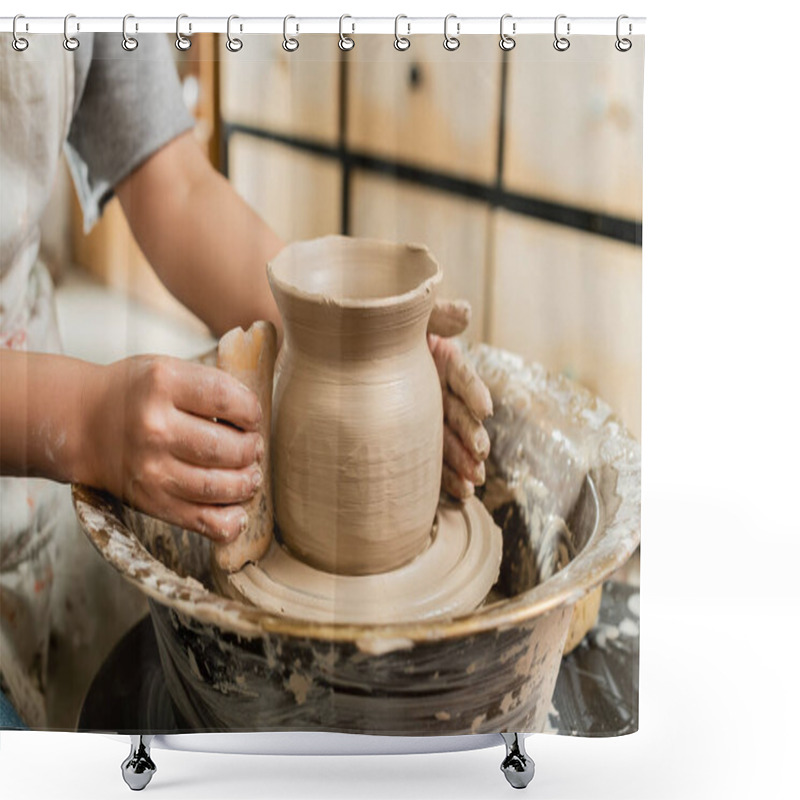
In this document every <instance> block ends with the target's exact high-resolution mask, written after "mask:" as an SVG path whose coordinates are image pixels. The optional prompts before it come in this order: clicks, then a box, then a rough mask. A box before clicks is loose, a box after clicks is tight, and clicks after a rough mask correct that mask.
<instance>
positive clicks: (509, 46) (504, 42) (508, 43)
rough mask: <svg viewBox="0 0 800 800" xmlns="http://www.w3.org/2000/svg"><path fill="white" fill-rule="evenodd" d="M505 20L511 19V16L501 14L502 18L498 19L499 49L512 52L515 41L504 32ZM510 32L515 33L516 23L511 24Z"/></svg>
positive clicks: (515, 44)
mask: <svg viewBox="0 0 800 800" xmlns="http://www.w3.org/2000/svg"><path fill="white" fill-rule="evenodd" d="M507 19H512V15H511V14H503V16H502V17H500V49H501V50H513V49H514V48H515V47H516V46H517V42H516V40H515V39H513V38H512V37H511V36H509V35H508V34H507V33H506V32H505V29H504V26H505V21H506V20H507ZM511 32H512V33H516V32H517V23H516V22H512V23H511Z"/></svg>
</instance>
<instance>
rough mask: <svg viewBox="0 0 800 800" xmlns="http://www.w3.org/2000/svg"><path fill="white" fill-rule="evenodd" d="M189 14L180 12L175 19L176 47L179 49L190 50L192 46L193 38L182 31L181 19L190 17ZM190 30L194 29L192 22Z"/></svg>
mask: <svg viewBox="0 0 800 800" xmlns="http://www.w3.org/2000/svg"><path fill="white" fill-rule="evenodd" d="M188 18H189V15H188V14H178V16H177V18H176V20H175V47H177V48H178V50H188V49H189V48H190V47H191V46H192V40H191V39H189V38H188V37H186V36H184V35H183V34H182V33H181V20H182V19H188ZM189 30H190V31H191V30H192V23H191V22H190V23H189Z"/></svg>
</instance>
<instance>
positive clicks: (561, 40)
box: [553, 14, 569, 53]
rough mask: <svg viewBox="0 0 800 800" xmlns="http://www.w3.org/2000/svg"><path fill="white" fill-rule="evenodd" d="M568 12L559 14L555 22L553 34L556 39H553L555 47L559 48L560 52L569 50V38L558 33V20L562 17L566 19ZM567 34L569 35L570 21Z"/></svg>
mask: <svg viewBox="0 0 800 800" xmlns="http://www.w3.org/2000/svg"><path fill="white" fill-rule="evenodd" d="M566 18H567V15H566V14H559V15H558V16H557V17H556V21H555V23H554V24H553V36H555V39H554V41H553V47H555V49H556V50H558V52H559V53H563V52H564V51H565V50H569V39H567V38H566V36H559V35H558V21H559V20H560V19H566ZM567 36H569V22H568V23H567Z"/></svg>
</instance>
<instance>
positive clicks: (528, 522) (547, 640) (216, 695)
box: [73, 345, 640, 737]
mask: <svg viewBox="0 0 800 800" xmlns="http://www.w3.org/2000/svg"><path fill="white" fill-rule="evenodd" d="M471 357H472V359H473V360H474V363H475V365H476V367H477V369H478V372H479V374H480V375H481V377H482V379H483V380H484V381H485V382H486V384H487V386H488V387H489V389H490V391H491V394H492V399H493V402H494V408H495V414H494V417H493V418H492V419H491V421H490V424H489V426H488V427H489V433H490V436H491V439H492V454H491V457H490V464H489V467H490V469H489V473H490V475H491V480H490V481H489V485H488V488H487V491H486V493H485V495H484V496H483V502H484V503H485V504H486V506H487V507H488V508H489V509H490V511H492V513H493V515H494V518H495V521H496V522H497V523H498V524H499V525H500V526H501V527H502V529H503V560H502V566H501V570H500V578H499V579H498V582H497V584H496V585H495V587H494V589H493V591H492V593H491V595H490V598H489V601H488V602H487V603H486V604H485V605H484V606H483V607H481V608H480V609H478V610H477V611H476V612H473V613H471V614H469V615H468V616H464V617H460V618H438V619H434V620H429V621H424V622H418V623H414V624H394V625H343V624H326V623H313V622H308V621H304V620H298V619H291V618H283V617H279V616H274V615H271V614H268V613H266V612H264V611H261V610H259V609H256V608H254V607H252V606H249V605H247V604H245V603H243V602H239V601H237V600H232V599H229V598H225V597H222V596H221V595H219V594H217V593H216V592H214V591H213V582H212V578H211V575H210V571H209V552H208V551H209V545H208V542H207V540H205V539H203V538H202V537H200V536H196V535H194V534H192V533H188V532H186V531H183V530H181V529H179V528H176V527H173V526H170V525H167V524H165V523H162V522H160V521H158V520H154V519H152V518H150V517H147V516H145V515H143V514H140V513H138V512H136V511H133V510H131V509H130V508H128V507H126V506H124V505H123V504H121V503H119V502H118V501H116V500H114V499H113V498H110V497H109V496H107V495H105V494H103V493H100V492H96V491H94V490H91V489H87V488H86V487H82V486H75V487H73V499H74V503H75V508H76V511H77V514H78V517H79V518H80V521H81V523H82V525H83V527H84V529H85V531H86V533H87V534H88V536H89V537H90V539H91V540H92V542H93V543H94V544H95V546H96V547H97V549H98V550H99V551H100V553H101V554H102V555H103V557H104V558H105V559H106V560H107V561H108V562H109V563H110V564H111V565H112V566H114V567H115V568H116V569H117V570H119V572H120V573H122V575H123V576H125V577H126V578H127V579H128V580H130V581H131V582H133V583H134V584H135V585H136V586H138V587H139V589H140V590H141V591H142V592H144V593H145V594H146V595H147V597H148V598H149V602H150V609H151V614H152V617H153V623H154V626H155V630H156V635H157V639H158V646H159V654H160V657H161V661H162V666H163V669H164V673H165V677H166V681H167V685H168V687H169V691H170V694H171V696H172V699H173V702H174V704H175V706H176V709H177V710H178V712H179V713H180V715H181V716H182V717H183V718H184V720H185V721H186V722H187V723H188V724H189V725H190V726H191V727H192V728H193V729H195V730H197V731H198V732H220V731H241V732H246V731H269V732H276V731H326V732H335V733H343V734H373V735H395V736H406V737H420V736H428V735H432V734H434V735H442V736H458V735H462V734H476V733H479V734H491V733H499V732H503V731H528V732H535V731H538V730H541V729H542V728H543V727H544V725H545V723H546V719H547V711H548V709H549V706H550V701H551V698H552V694H553V689H554V686H555V680H556V676H557V674H558V668H559V665H560V662H561V655H562V652H563V650H564V647H565V643H567V644H569V642H568V641H567V639H568V634H569V631H570V622H571V620H572V617H573V611H574V610H575V608H576V605H577V606H578V607H579V608H581V607H583V605H585V602H586V598H587V597H592V596H595V595H596V594H597V590H598V587H600V586H601V585H602V582H603V581H604V580H605V579H606V578H607V577H608V576H609V575H610V574H611V573H612V572H614V571H615V570H616V569H617V568H618V567H620V566H621V565H622V564H623V563H624V562H625V561H626V560H627V559H628V558H629V557H630V555H631V554H632V553H633V552H634V550H635V549H636V546H637V545H638V542H639V519H640V513H639V498H640V450H639V445H638V443H637V442H636V441H635V440H634V439H633V438H632V437H631V436H630V435H629V434H628V433H627V432H626V431H625V429H624V427H623V426H622V424H621V423H620V421H619V420H618V419H617V418H616V417H615V416H614V414H613V413H612V412H611V409H610V408H609V407H608V406H607V405H606V404H605V403H604V402H603V401H602V400H600V399H598V398H597V397H595V396H594V395H592V394H591V393H590V392H588V391H586V390H585V389H583V388H582V387H580V386H578V385H576V384H574V383H572V382H570V381H569V380H567V379H566V378H563V377H561V376H554V375H550V374H548V373H547V372H546V371H545V370H544V369H543V368H542V367H540V366H538V365H535V364H526V363H525V362H524V361H523V360H522V359H520V358H519V357H517V356H514V355H512V354H510V353H507V352H505V351H502V350H498V349H496V348H492V347H489V346H486V345H482V346H479V347H477V348H475V349H474V350H473V351H472V352H471ZM576 616H577V615H576ZM150 733H156V734H157V733H170V731H151V732H150Z"/></svg>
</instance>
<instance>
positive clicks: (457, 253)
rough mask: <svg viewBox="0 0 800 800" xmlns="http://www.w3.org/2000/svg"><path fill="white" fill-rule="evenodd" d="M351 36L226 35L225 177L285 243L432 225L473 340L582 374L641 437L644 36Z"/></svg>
mask: <svg viewBox="0 0 800 800" xmlns="http://www.w3.org/2000/svg"><path fill="white" fill-rule="evenodd" d="M355 38H356V46H355V48H354V49H353V50H352V51H351V52H349V53H346V54H341V53H340V52H339V50H338V48H337V46H336V42H337V37H336V36H317V35H315V36H313V37H312V36H308V37H302V36H301V37H300V41H301V46H300V48H299V50H298V51H296V52H295V53H286V52H284V51H283V49H282V48H281V37H273V36H259V37H249V38H247V40H246V41H245V46H244V48H243V49H242V50H241V51H240V52H239V53H236V54H230V53H228V52H227V51H225V49H224V47H222V48H221V49H220V58H221V83H220V85H221V97H222V117H223V120H224V123H225V124H226V125H227V129H226V130H227V134H228V136H229V139H228V145H229V146H228V165H227V166H228V172H229V175H230V177H231V180H232V181H233V183H234V185H235V186H236V187H237V188H238V189H239V191H240V192H241V193H242V194H243V195H244V196H245V197H246V198H247V199H248V200H249V201H250V202H251V203H252V204H253V205H254V206H255V207H256V209H257V210H258V211H259V212H260V213H261V214H262V215H263V216H264V218H265V219H266V220H267V221H268V222H269V223H270V224H271V225H272V226H273V227H275V228H276V229H277V231H278V233H279V234H280V235H281V236H283V237H284V238H285V239H287V240H288V241H291V240H294V239H303V238H309V237H313V236H320V235H324V234H327V233H339V232H346V233H348V234H351V235H356V236H377V237H384V238H389V239H395V240H401V241H414V240H415V241H421V242H424V243H426V244H427V245H428V246H429V247H430V248H431V249H432V251H433V252H434V254H435V255H436V257H437V258H438V259H439V261H440V262H441V264H442V266H443V268H444V272H445V282H444V292H445V293H446V294H447V295H448V296H451V297H465V298H467V299H468V300H470V302H471V303H472V305H473V308H474V322H473V324H472V327H471V330H470V332H469V338H470V339H471V340H473V341H479V340H481V341H488V342H490V343H492V344H496V345H498V346H500V347H504V348H508V349H509V350H513V351H515V352H518V353H521V354H522V355H523V356H525V357H526V358H529V359H535V360H537V361H541V362H543V363H544V364H545V365H547V366H548V367H549V368H551V369H554V370H559V371H562V372H564V373H566V374H568V375H569V376H570V377H573V378H575V379H577V380H579V381H581V382H582V383H584V384H585V385H587V386H588V387H589V388H591V389H592V390H594V391H596V392H597V393H599V394H600V395H601V396H603V397H604V398H605V399H607V400H608V401H609V402H610V403H611V405H612V406H613V407H614V408H615V409H616V410H617V411H618V412H619V413H620V414H621V416H622V418H623V419H624V420H625V422H626V423H627V425H628V426H629V427H630V428H631V430H632V431H634V432H635V433H636V434H637V435H638V434H639V432H640V430H641V292H642V260H641V255H642V251H641V246H640V239H639V237H640V235H641V218H642V90H643V86H642V80H643V69H642V62H643V57H644V53H643V46H644V45H643V42H641V41H640V40H637V41H636V42H635V46H634V49H633V50H631V51H630V52H628V53H619V52H617V51H616V50H615V49H614V46H613V39H610V38H609V37H585V36H582V37H575V39H574V41H573V43H572V47H571V48H570V49H569V50H568V51H567V52H565V53H557V52H556V51H555V50H554V49H553V47H552V41H551V39H550V38H549V37H525V38H519V39H518V45H517V47H516V48H515V49H514V50H513V51H511V52H509V53H507V54H504V53H503V52H502V51H501V50H500V48H499V47H498V46H497V37H494V36H485V37H484V36H468V37H466V36H465V37H462V40H461V46H460V48H459V49H458V50H457V51H455V52H447V51H445V50H444V48H443V47H442V43H441V37H437V36H418V37H413V36H412V37H411V41H412V45H411V48H410V49H409V50H408V51H406V52H397V51H396V50H395V49H394V48H393V47H392V44H391V37H387V36H356V37H355ZM504 62H505V63H504ZM397 165H400V168H397ZM494 192H500V193H501V196H505V195H506V194H509V195H513V196H514V198H521V200H520V202H519V203H516V204H515V203H509V204H503V203H497V202H495V200H496V198H497V196H498V195H497V194H496V193H494ZM537 203H538V206H537ZM539 206H542V207H543V208H544V211H543V212H542V215H540V216H537V212H536V209H537V208H538V207H539ZM531 208H533V213H532V212H531ZM573 210H575V211H576V212H577V214H576V215H573V216H577V217H579V218H580V219H582V220H583V222H579V224H578V225H577V226H576V225H574V224H571V223H570V222H569V217H570V213H571V212H572V211H573ZM553 214H554V215H555V216H557V217H558V216H559V215H560V216H561V217H565V218H567V223H565V222H564V221H562V220H560V219H559V220H555V221H554V220H552V219H548V215H553ZM587 220H588V222H587ZM618 223H619V224H618ZM620 225H621V226H622V233H621V234H620V232H619V230H618V228H619V227H620ZM615 226H616V227H615ZM632 230H635V235H633V236H632V235H631V231H632ZM599 231H600V232H604V233H605V234H608V235H600V233H599ZM637 240H638V241H637Z"/></svg>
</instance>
